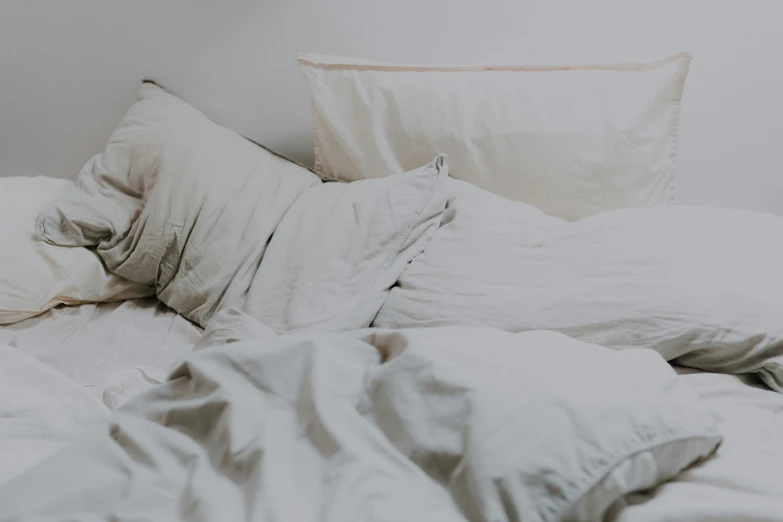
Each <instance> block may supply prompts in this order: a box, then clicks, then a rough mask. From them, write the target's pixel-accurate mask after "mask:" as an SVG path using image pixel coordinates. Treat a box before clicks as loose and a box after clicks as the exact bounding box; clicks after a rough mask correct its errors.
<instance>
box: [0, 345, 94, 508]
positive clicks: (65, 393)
mask: <svg viewBox="0 0 783 522" xmlns="http://www.w3.org/2000/svg"><path fill="white" fill-rule="evenodd" d="M108 418H109V410H108V409H107V408H106V407H105V406H104V405H103V404H101V402H100V401H99V400H98V399H97V398H96V397H95V396H94V395H93V394H91V393H90V391H89V390H88V389H86V388H84V387H82V386H80V385H79V384H78V383H76V382H75V381H73V380H71V379H69V378H68V377H66V376H65V375H63V374H62V373H60V372H58V371H56V370H54V369H53V368H50V367H49V366H46V365H45V364H43V363H41V362H40V361H38V360H36V359H35V358H33V357H32V356H30V355H28V354H26V353H24V352H23V351H21V350H19V349H16V348H13V347H11V346H8V345H6V344H3V343H0V484H3V483H5V482H6V481H8V480H10V479H12V478H14V477H15V476H16V475H18V474H19V473H21V472H23V471H25V470H27V469H29V468H31V467H33V466H34V465H35V464H37V463H39V462H41V461H43V460H45V459H46V458H47V457H49V456H50V455H53V454H54V453H56V452H57V451H58V450H61V449H63V448H65V447H67V446H68V445H70V444H72V443H74V442H76V441H78V440H80V439H81V438H82V437H84V436H85V435H87V434H89V433H91V432H94V431H95V430H98V429H101V427H102V426H105V424H106V422H107V421H108ZM2 518H3V519H5V517H2Z"/></svg>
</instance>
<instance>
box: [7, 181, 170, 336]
mask: <svg viewBox="0 0 783 522" xmlns="http://www.w3.org/2000/svg"><path fill="white" fill-rule="evenodd" d="M72 186H73V182H71V181H68V180H63V179H53V178H45V177H11V178H0V242H1V243H0V244H2V247H0V267H2V270H0V324H11V323H15V322H17V321H21V320H23V319H27V318H29V317H33V316H35V315H38V314H41V313H43V312H45V311H47V310H49V309H50V308H53V307H55V306H57V305H60V304H67V305H74V304H80V303H88V302H100V301H120V300H123V299H130V298H134V297H142V296H147V295H152V294H154V293H155V292H154V290H153V289H152V288H151V287H149V286H146V285H140V284H137V283H132V282H130V281H128V280H126V279H123V278H122V277H119V276H116V275H113V274H110V273H109V272H107V271H106V269H105V268H104V266H103V263H101V260H100V258H99V257H98V256H97V255H96V254H95V252H93V251H91V250H88V249H86V248H82V247H60V246H54V245H50V244H48V243H45V242H43V241H37V240H35V239H34V234H35V218H36V216H37V215H38V213H39V212H40V211H41V210H42V209H43V208H44V207H45V206H46V205H47V204H48V203H49V202H51V201H52V200H53V199H55V198H56V197H58V196H59V195H60V194H62V193H63V192H65V191H66V190H68V189H69V188H71V187H72Z"/></svg>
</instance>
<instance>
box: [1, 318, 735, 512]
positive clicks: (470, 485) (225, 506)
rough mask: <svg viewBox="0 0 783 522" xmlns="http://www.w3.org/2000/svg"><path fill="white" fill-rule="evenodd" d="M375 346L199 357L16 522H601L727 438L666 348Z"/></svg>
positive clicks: (501, 342) (386, 335) (509, 338)
mask: <svg viewBox="0 0 783 522" xmlns="http://www.w3.org/2000/svg"><path fill="white" fill-rule="evenodd" d="M228 315H232V314H228ZM237 317H239V316H236V315H234V318H235V319H236V318H237ZM224 319H225V316H224ZM357 334H358V335H338V334H326V333H302V334H292V335H286V336H267V335H266V334H264V336H263V337H261V338H259V339H256V340H250V341H248V340H245V341H236V342H228V343H223V344H220V345H216V346H210V347H204V348H202V349H199V350H198V351H197V352H194V353H193V354H192V355H191V356H190V357H189V358H188V359H187V360H186V361H185V362H184V363H183V364H182V365H181V366H180V367H179V368H178V369H177V370H176V371H174V373H173V374H172V375H171V377H170V379H169V381H168V382H167V383H165V384H163V385H161V386H158V387H156V388H154V389H151V390H149V391H147V392H145V393H143V394H141V395H139V396H137V397H136V398H135V399H133V400H131V401H130V402H128V403H126V404H125V405H124V406H122V407H121V408H120V410H118V411H117V412H115V413H114V414H113V415H112V417H111V418H110V421H109V424H108V427H107V428H105V429H104V430H102V431H100V432H96V433H94V434H93V435H91V436H90V437H87V438H84V440H81V441H79V442H76V443H75V444H73V445H71V446H69V447H67V448H65V449H63V450H61V451H59V452H58V453H56V454H55V455H53V456H51V457H50V458H48V459H46V460H45V461H43V462H41V463H40V464H38V465H37V466H35V467H33V468H31V469H29V470H27V471H26V472H24V473H22V474H21V475H19V476H17V477H16V478H15V479H14V480H11V481H10V482H8V483H7V484H6V485H5V486H4V487H2V488H0V519H8V518H13V517H19V518H21V519H24V520H31V521H35V520H47V521H49V522H52V521H56V520H63V521H64V520H73V519H79V520H93V519H104V518H107V517H114V518H117V519H123V520H126V519H146V520H150V519H151V520H201V521H205V520H215V521H223V520H270V521H271V520H297V521H302V522H306V521H309V520H312V521H316V520H319V521H320V520H326V521H335V522H337V521H340V522H342V521H345V520H370V519H372V520H390V521H391V520H393V521H400V522H402V521H408V520H418V519H426V520H434V521H439V520H443V521H455V520H487V521H488V520H492V521H502V520H509V521H512V520H513V521H519V520H525V521H528V520H531V521H534V522H535V521H538V520H540V521H542V522H548V521H554V520H595V519H596V518H595V517H600V516H602V515H603V513H604V512H605V511H606V510H607V509H608V507H609V506H611V505H615V504H616V503H617V502H619V501H620V500H621V499H623V497H624V496H625V495H626V493H629V492H630V491H633V490H636V489H646V488H648V487H651V486H654V485H657V484H658V483H659V482H661V481H665V480H667V479H669V478H671V477H673V476H675V475H676V474H677V473H678V472H680V471H681V470H683V469H685V468H687V467H688V466H689V465H691V464H693V463H694V462H695V461H697V460H699V459H703V458H707V457H709V456H710V455H711V454H712V453H713V452H714V451H715V449H716V447H717V446H718V445H719V443H720V440H721V437H720V434H719V432H718V429H717V424H716V419H715V418H713V416H712V415H711V414H710V413H708V412H706V410H705V409H704V407H703V404H702V403H701V402H700V401H699V400H698V398H697V397H696V396H695V394H693V393H692V391H691V390H689V389H688V387H687V386H686V385H682V384H681V382H680V381H679V380H678V377H677V376H676V374H675V373H674V372H673V371H672V369H671V368H670V367H669V366H668V365H667V364H666V363H665V362H664V361H663V360H662V359H661V358H660V357H659V356H658V355H657V354H655V353H653V352H650V351H636V352H623V353H618V352H614V351H611V350H608V349H604V348H601V347H597V346H590V345H586V344H584V343H580V342H578V341H575V340H572V339H569V338H567V337H565V336H562V335H559V334H555V333H550V332H531V333H522V334H510V333H506V332H500V331H496V330H491V329H466V328H461V329H459V328H458V329H443V330H433V331H426V330H416V331H408V332H405V331H401V332H389V331H378V332H369V331H363V332H357ZM357 337H359V338H357ZM362 338H364V339H367V340H369V341H371V343H368V342H365V341H362V340H361V339H362ZM74 469H78V470H79V473H77V474H74V473H73V472H72V471H73V470H74ZM534 474H540V476H541V478H542V480H541V481H535V480H532V478H533V475H534ZM617 477H624V479H625V480H618V479H617ZM542 488H544V489H542Z"/></svg>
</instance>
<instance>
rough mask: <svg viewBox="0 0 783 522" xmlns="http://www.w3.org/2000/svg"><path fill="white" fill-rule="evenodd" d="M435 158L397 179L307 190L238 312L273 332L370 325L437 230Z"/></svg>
mask: <svg viewBox="0 0 783 522" xmlns="http://www.w3.org/2000/svg"><path fill="white" fill-rule="evenodd" d="M448 173H449V170H448V165H447V164H446V161H445V159H444V158H443V157H438V158H436V159H435V160H434V161H432V162H430V163H429V164H427V165H425V166H423V167H421V168H418V169H416V170H413V171H411V172H408V173H406V174H401V175H399V176H390V177H386V178H383V179H372V180H362V181H357V182H355V183H324V184H323V185H319V186H316V187H313V188H311V189H310V190H308V191H307V192H305V193H304V194H302V195H301V196H300V197H299V199H297V200H296V201H295V202H294V204H293V205H292V206H291V208H290V209H289V210H288V212H286V214H285V216H283V219H282V220H281V221H280V225H279V226H278V227H277V230H275V234H274V235H273V236H272V240H271V242H270V243H269V247H268V248H267V250H266V253H265V254H264V259H263V261H262V262H261V266H260V267H259V268H258V272H256V275H255V278H254V279H253V284H252V285H251V286H250V289H249V290H248V294H247V299H246V303H245V305H244V310H245V311H246V312H247V313H248V314H250V315H251V316H253V317H255V318H257V319H259V320H260V321H262V322H263V323H264V324H265V325H267V326H268V327H270V328H272V329H273V330H275V331H276V332H278V333H285V332H294V331H304V330H310V331H312V330H322V331H343V330H352V329H356V328H364V327H367V326H370V323H371V322H372V320H373V319H374V318H375V314H377V313H378V310H379V309H380V308H381V305H382V304H383V301H384V299H385V298H386V296H387V295H388V293H389V288H391V287H392V285H394V284H395V283H396V282H397V279H398V278H399V277H400V274H401V273H402V272H403V270H405V268H406V267H407V266H408V263H410V262H411V260H412V259H413V258H414V257H415V256H417V255H418V254H420V253H421V252H422V251H423V250H424V249H425V248H426V246H427V244H428V243H429V242H430V239H431V238H432V236H433V235H434V234H435V232H436V231H437V230H438V226H439V225H440V220H441V217H442V216H443V211H444V210H445V207H446V190H445V187H444V185H445V183H444V181H445V180H446V178H447V177H448Z"/></svg>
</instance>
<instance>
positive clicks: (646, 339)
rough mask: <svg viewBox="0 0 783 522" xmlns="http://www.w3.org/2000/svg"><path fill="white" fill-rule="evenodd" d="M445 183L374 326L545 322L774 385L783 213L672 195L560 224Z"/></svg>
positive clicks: (779, 348)
mask: <svg viewBox="0 0 783 522" xmlns="http://www.w3.org/2000/svg"><path fill="white" fill-rule="evenodd" d="M450 191H451V197H452V198H453V199H452V203H451V206H450V208H449V210H448V211H447V213H446V215H445V216H444V219H443V225H442V226H441V228H440V229H439V230H438V233H437V234H436V235H435V237H434V238H433V240H432V241H431V242H430V244H429V245H428V246H427V249H426V250H425V251H424V253H423V254H422V255H420V256H418V257H417V258H416V259H414V260H413V262H412V263H411V265H410V266H409V267H408V269H407V270H406V271H405V272H404V273H403V275H402V276H401V277H400V280H399V283H398V286H397V287H395V288H393V289H392V291H391V292H390V294H389V297H388V298H387V300H386V302H385V303H384V305H383V307H382V308H381V310H380V312H379V313H378V316H377V317H376V319H375V322H374V323H373V324H374V326H378V327H383V328H409V327H422V326H448V325H465V324H471V325H482V326H493V327H496V328H501V329H504V330H508V331H514V332H519V331H527V330H554V331H558V332H561V333H564V334H566V335H568V336H570V337H574V338H576V339H580V340H583V341H587V342H590V343H595V344H599V345H601V346H606V347H608V348H614V349H621V350H625V349H636V348H650V349H654V350H656V351H658V352H659V353H660V354H661V355H663V356H664V358H666V359H667V360H675V361H676V362H677V363H678V364H681V365H684V366H690V367H694V368H699V369H702V370H709V371H716V372H724V373H737V374H740V373H757V374H758V375H759V376H760V377H761V378H762V379H763V380H764V382H766V383H767V384H768V385H769V386H770V387H772V388H773V389H776V390H778V391H781V390H783V320H782V318H783V292H782V291H781V289H783V270H781V266H782V265H781V259H783V241H781V238H783V218H781V217H779V216H774V215H770V214H761V213H756V212H749V211H742V210H724V209H713V208H699V207H687V206H681V207H656V208H643V209H628V210H615V211H612V212H606V213H603V214H600V215H598V216H594V217H591V218H587V219H583V220H581V221H576V222H573V223H569V222H566V221H564V220H562V219H557V218H553V217H551V216H547V215H546V214H544V213H543V212H541V211H539V210H536V209H535V208H533V207H531V206H529V205H526V204H524V203H518V202H513V201H509V200H506V199H503V198H500V197H498V196H495V195H493V194H490V193H489V192H486V191H483V190H481V189H479V188H477V187H474V186H472V185H469V184H468V183H465V182H461V181H457V180H450Z"/></svg>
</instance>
